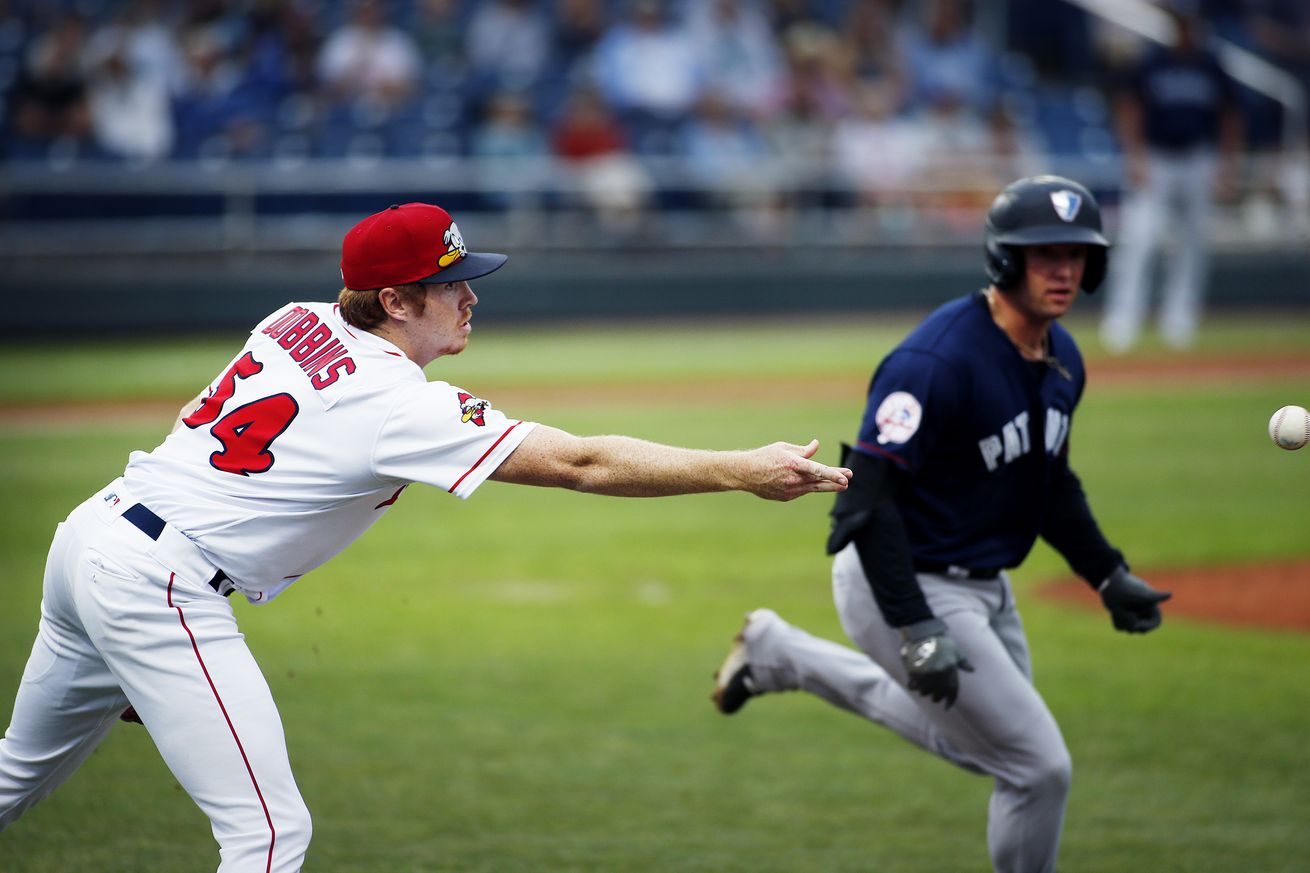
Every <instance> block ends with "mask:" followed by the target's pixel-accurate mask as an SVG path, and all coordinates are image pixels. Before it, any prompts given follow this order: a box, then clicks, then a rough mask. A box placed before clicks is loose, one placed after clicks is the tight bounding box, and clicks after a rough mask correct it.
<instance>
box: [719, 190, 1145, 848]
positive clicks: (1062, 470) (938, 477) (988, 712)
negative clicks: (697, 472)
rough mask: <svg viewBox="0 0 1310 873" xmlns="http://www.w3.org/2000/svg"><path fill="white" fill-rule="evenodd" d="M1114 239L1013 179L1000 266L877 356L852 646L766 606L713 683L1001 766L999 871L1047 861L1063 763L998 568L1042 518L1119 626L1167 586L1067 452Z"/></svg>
mask: <svg viewBox="0 0 1310 873" xmlns="http://www.w3.org/2000/svg"><path fill="white" fill-rule="evenodd" d="M1107 249H1108V244H1107V242H1106V240H1105V237H1104V236H1102V235H1101V216H1100V212H1099V210H1098V207H1097V204H1096V201H1095V200H1094V199H1093V198H1092V195H1091V194H1090V193H1089V192H1088V191H1087V189H1086V188H1084V187H1083V186H1082V185H1080V184H1078V183H1077V182H1074V181H1071V180H1069V179H1064V178H1060V177H1058V176H1039V177H1034V178H1029V179H1021V180H1019V181H1017V182H1015V183H1014V184H1012V185H1010V186H1009V187H1007V188H1006V189H1005V190H1004V191H1002V192H1001V193H1000V195H999V196H998V197H997V198H996V201H995V202H994V203H993V205H992V207H991V210H990V211H989V213H988V215H987V223H986V231H985V254H986V269H987V275H988V277H989V279H990V281H991V284H990V285H989V287H988V288H987V289H986V290H984V291H981V292H979V293H976V294H971V295H969V296H968V297H963V298H960V299H958V300H955V301H952V302H950V303H947V304H946V305H944V306H942V307H941V308H939V309H938V310H937V311H936V312H934V313H932V314H931V315H929V316H928V318H927V319H925V320H924V322H923V323H922V324H921V325H919V326H918V327H917V328H916V329H915V330H914V331H913V332H912V333H911V334H910V335H909V336H908V337H906V339H905V340H904V341H903V342H902V343H901V344H900V345H899V346H898V347H897V348H896V349H894V350H893V351H892V352H891V354H890V355H888V356H887V357H886V359H884V360H883V362H882V364H881V365H880V366H879V367H878V370H877V372H876V373H874V376H873V380H872V383H871V385H870V386H869V396H868V405H867V406H866V410H865V414H864V421H863V423H862V424H861V426H860V433H859V440H858V442H857V443H856V445H855V446H854V447H853V448H850V449H849V450H848V452H847V453H846V456H845V458H844V459H843V463H845V464H849V466H850V467H851V469H853V470H854V471H855V474H856V475H855V478H854V479H853V480H852V483H851V487H850V489H849V490H847V491H845V492H843V493H842V494H841V495H839V496H838V498H837V502H836V505H835V507H834V509H833V526H832V533H831V536H830V538H829V540H828V553H829V554H835V555H836V558H835V559H834V561H833V567H832V586H833V596H834V598H835V600H836V604H837V612H838V614H839V615H840V617H841V622H842V627H843V628H844V629H845V631H846V633H847V635H848V636H849V637H850V638H851V640H853V641H854V642H855V644H856V645H857V646H858V647H859V649H860V651H855V650H854V649H850V648H847V647H846V646H841V645H838V644H836V643H833V642H829V641H828V640H824V639H820V638H818V637H815V636H812V635H810V634H808V633H806V632H805V631H803V630H801V629H800V628H798V627H795V626H793V625H791V624H788V623H787V622H786V621H784V620H783V619H782V618H780V617H779V616H778V615H777V613H775V612H772V611H771V610H767V609H760V610H756V611H754V612H752V613H750V615H748V616H747V621H746V626H745V628H744V629H743V630H742V632H741V634H740V635H739V636H738V638H737V641H736V644H735V645H734V646H733V647H732V649H731V651H730V652H729V655H728V657H727V659H726V660H725V662H724V664H723V666H722V667H720V669H719V672H718V674H717V687H716V688H715V691H714V695H713V698H714V701H715V703H716V705H717V706H718V708H719V709H720V710H721V711H722V712H724V713H733V712H735V711H737V710H738V709H740V708H741V707H742V705H744V704H745V703H746V701H747V700H749V699H750V698H751V697H752V696H754V695H758V694H763V693H765V692H770V691H788V690H804V691H809V692H811V693H813V694H815V695H818V696H819V697H822V698H823V699H824V700H827V701H828V702H829V703H832V704H834V705H836V706H838V707H840V708H842V709H845V710H847V711H850V712H854V713H856V714H858V715H861V716H863V717H864V718H867V719H869V720H870V721H872V722H875V723H877V724H881V725H884V726H886V727H888V728H890V729H891V730H893V731H895V732H896V733H898V734H900V735H901V736H902V737H904V738H905V739H907V740H909V741H910V742H912V743H914V744H916V745H918V746H920V747H922V748H924V749H926V750H927V751H929V752H932V753H933V754H935V755H938V756H940V757H942V758H944V759H946V760H947V761H950V762H951V763H953V764H956V765H958V766H960V767H963V768H964V769H966V770H969V771H972V772H974V773H979V774H985V775H988V776H991V777H993V778H994V779H995V785H996V787H995V789H994V791H993V792H992V798H991V804H990V806H989V819H988V826H987V842H988V848H989V849H990V853H991V860H992V864H993V866H994V867H995V869H996V870H998V871H1005V873H1038V871H1051V870H1053V869H1055V860H1056V854H1057V851H1058V849H1059V843H1060V831H1061V825H1062V823H1063V821H1064V808H1065V801H1066V800H1067V798H1068V792H1069V784H1070V783H1069V780H1070V773H1071V764H1070V758H1069V751H1068V749H1066V748H1065V744H1064V738H1063V737H1062V736H1061V734H1060V728H1059V726H1058V725H1057V724H1056V723H1055V719H1054V717H1053V716H1052V715H1051V712H1050V710H1049V709H1047V707H1046V702H1045V701H1044V700H1043V699H1042V696H1041V694H1039V693H1038V691H1037V689H1036V687H1035V686H1034V685H1033V681H1032V666H1031V662H1030V659H1029V653H1028V641H1027V639H1026V637H1025V636H1024V631H1023V624H1022V622H1021V621H1020V618H1019V611H1018V609H1017V608H1016V606H1015V602H1014V594H1013V592H1012V591H1011V589H1010V580H1009V577H1008V576H1007V574H1006V569H1007V568H1012V567H1017V566H1018V565H1019V564H1021V563H1022V562H1023V560H1024V558H1025V557H1026V556H1027V555H1028V552H1029V550H1030V549H1031V548H1032V546H1033V543H1034V542H1035V541H1036V539H1037V537H1038V536H1041V537H1042V538H1043V539H1045V540H1046V541H1047V542H1049V543H1050V544H1051V545H1052V546H1054V547H1055V549H1056V550H1058V551H1059V552H1060V553H1061V554H1062V555H1063V556H1064V557H1065V559H1067V560H1068V562H1069V564H1070V565H1071V566H1072V567H1073V569H1074V570H1075V571H1076V572H1077V573H1078V574H1079V575H1080V576H1082V577H1083V578H1084V579H1086V580H1087V581H1088V582H1089V583H1090V584H1091V585H1092V586H1094V587H1095V588H1096V589H1097V590H1098V591H1100V593H1101V598H1102V600H1103V601H1104V603H1105V606H1106V608H1107V609H1109V611H1110V614H1111V616H1112V618H1113V622H1114V626H1115V627H1116V628H1117V629H1119V630H1121V631H1128V632H1133V633H1145V632H1146V631H1150V630H1152V629H1154V628H1155V627H1156V626H1158V625H1159V624H1160V609H1159V605H1158V604H1159V603H1160V602H1161V601H1163V600H1165V599H1167V598H1168V597H1169V595H1168V594H1167V593H1165V592H1161V591H1156V590H1154V589H1152V588H1151V587H1150V586H1148V585H1147V584H1146V583H1145V582H1143V581H1142V580H1140V579H1138V578H1137V577H1136V576H1134V575H1133V574H1132V573H1131V572H1129V570H1128V566H1127V564H1125V563H1124V557H1123V555H1122V554H1121V553H1120V552H1119V551H1118V550H1117V549H1115V548H1114V547H1113V546H1111V545H1110V544H1109V543H1108V542H1107V541H1106V540H1105V538H1104V537H1103V536H1102V535H1101V531H1100V528H1099V527H1098V526H1097V523H1096V521H1095V520H1094V518H1093V517H1092V513H1091V510H1090V508H1089V507H1088V504H1087V499H1086V497H1085V496H1084V494H1083V489H1082V484H1081V483H1080V482H1079V480H1078V477H1077V476H1076V475H1074V472H1073V469H1072V468H1071V467H1070V466H1069V429H1070V424H1071V422H1072V420H1073V414H1074V409H1075V407H1076V406H1077V405H1078V401H1079V399H1080V398H1081V397H1082V392H1083V382H1084V372H1083V361H1082V356H1081V355H1080V354H1079V352H1078V347H1077V345H1075V343H1074V340H1073V337H1072V336H1070V334H1069V333H1068V331H1066V330H1065V329H1064V328H1063V327H1061V326H1060V325H1059V324H1058V323H1057V321H1058V319H1059V318H1060V317H1061V316H1063V315H1064V314H1065V313H1066V312H1068V310H1069V308H1070V306H1072V305H1073V302H1074V299H1075V298H1076V297H1077V295H1078V291H1079V290H1080V289H1085V290H1087V291H1088V292H1092V291H1095V290H1096V288H1097V286H1098V285H1099V284H1100V283H1101V279H1102V277H1103V276H1104V275H1105V265H1106V254H1107ZM961 671H963V674H962V672H961ZM958 866H959V867H960V868H964V867H969V866H971V865H970V864H969V863H966V862H964V861H961V862H960V864H959V865H958Z"/></svg>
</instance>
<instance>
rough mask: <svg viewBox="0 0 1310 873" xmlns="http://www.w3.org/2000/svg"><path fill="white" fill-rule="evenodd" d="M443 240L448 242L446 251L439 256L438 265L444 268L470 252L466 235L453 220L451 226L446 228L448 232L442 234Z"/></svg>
mask: <svg viewBox="0 0 1310 873" xmlns="http://www.w3.org/2000/svg"><path fill="white" fill-rule="evenodd" d="M441 241H442V242H444V243H445V244H446V253H445V254H444V255H442V256H441V257H440V258H437V266H438V267H440V268H441V269H443V270H444V269H446V268H447V267H449V266H450V265H451V264H453V263H455V262H456V261H459V260H462V259H463V257H464V256H465V255H467V254H468V253H469V250H468V249H466V248H465V247H464V237H463V236H462V235H461V234H460V232H459V227H457V226H456V225H455V222H453V221H452V222H451V223H450V227H448V228H446V232H445V233H444V234H442V237H441Z"/></svg>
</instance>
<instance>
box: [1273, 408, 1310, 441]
mask: <svg viewBox="0 0 1310 873" xmlns="http://www.w3.org/2000/svg"><path fill="white" fill-rule="evenodd" d="M1269 438H1270V439H1271V440H1273V441H1274V444H1275V445H1277V446H1278V447H1279V448H1280V449H1287V450H1288V451H1295V450H1296V449H1299V448H1301V446H1303V445H1305V444H1306V443H1308V442H1310V412H1307V411H1306V410H1305V407H1303V406H1284V407H1283V408H1282V409H1280V410H1278V411H1277V412H1275V413H1274V417H1273V418H1271V419H1269Z"/></svg>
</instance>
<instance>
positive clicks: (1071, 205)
mask: <svg viewBox="0 0 1310 873" xmlns="http://www.w3.org/2000/svg"><path fill="white" fill-rule="evenodd" d="M1051 205H1052V206H1054V207H1055V214H1056V215H1058V216H1060V220H1061V221H1073V220H1074V219H1075V218H1077V217H1078V210H1079V209H1081V208H1082V206H1083V198H1082V197H1081V196H1079V195H1078V194H1075V193H1074V192H1072V191H1069V190H1067V189H1065V190H1060V191H1052V192H1051Z"/></svg>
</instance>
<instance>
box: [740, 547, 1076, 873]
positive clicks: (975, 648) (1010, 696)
mask: <svg viewBox="0 0 1310 873" xmlns="http://www.w3.org/2000/svg"><path fill="white" fill-rule="evenodd" d="M918 579H919V585H920V586H921V587H922V588H923V592H924V595H925V597H926V598H927V600H928V604H929V606H931V607H932V610H933V612H934V613H935V614H936V615H937V617H938V618H940V619H941V620H942V621H944V622H945V623H946V625H947V626H948V627H949V628H950V633H951V636H952V637H953V638H954V639H955V641H956V643H957V645H958V646H959V648H960V651H961V652H962V653H963V654H964V656H965V657H966V658H968V660H969V661H970V663H972V664H973V666H974V672H973V673H965V672H961V673H960V695H959V698H958V700H957V701H956V703H955V705H954V706H953V707H952V708H951V709H949V710H948V709H946V707H945V705H944V704H942V703H933V702H932V701H931V700H930V699H928V698H927V697H924V696H922V695H919V694H916V693H913V692H910V691H907V690H906V689H905V687H904V686H905V683H906V674H905V669H904V667H903V666H902V664H901V658H900V645H901V636H900V632H899V631H898V630H897V629H896V628H893V627H891V626H890V625H888V624H887V623H886V622H885V621H884V620H883V617H882V613H881V611H880V610H879V609H878V606H877V603H876V602H875V601H874V599H873V593H872V591H871V590H870V588H869V583H868V581H867V579H866V578H865V575H864V571H863V568H862V567H861V566H860V561H859V557H858V555H857V554H856V553H855V547H854V546H847V547H846V548H845V549H844V550H843V551H842V552H840V553H838V555H837V557H836V560H835V561H834V562H833V570H832V586H833V597H834V599H835V601H836V604H837V612H838V614H839V615H840V617H841V622H842V627H843V628H844V629H845V630H846V633H847V635H848V636H849V637H850V638H851V639H852V640H853V641H854V642H855V644H856V645H858V646H859V647H860V649H861V650H862V652H863V653H861V652H857V651H855V650H853V649H850V648H848V647H846V646H842V645H838V644H837V643H833V642H830V641H829V640H825V639H820V638H818V637H815V636H813V635H811V634H809V633H807V632H806V631H804V630H801V629H800V628H797V627H794V626H792V625H790V624H788V623H787V622H785V621H783V620H782V619H781V618H779V617H778V616H777V614H776V613H773V612H772V611H770V610H758V611H756V612H755V613H753V614H752V619H751V621H750V622H749V623H748V624H747V627H746V633H745V640H746V647H747V656H748V658H749V661H750V665H751V672H752V674H753V677H754V680H755V683H756V685H757V687H758V688H759V689H760V690H762V691H792V690H801V691H808V692H810V693H811V694H814V695H817V696H818V697H821V698H823V699H824V700H826V701H828V702H829V703H831V704H833V705H834V706H838V707H841V708H842V709H845V710H847V711H849V712H853V713H855V714H856V715H860V716H863V717H864V718H867V719H868V720H869V721H872V722H874V723H876V724H880V725H883V726H884V727H887V728H890V729H891V730H893V731H895V732H896V733H898V734H900V735H901V736H902V737H904V738H905V739H907V740H909V741H910V742H912V743H914V744H915V745H917V746H919V747H921V748H924V749H927V750H928V751H930V752H932V753H933V754H935V755H938V756H940V757H942V758H944V759H946V760H947V761H950V762H952V763H953V764H956V765H958V766H960V767H963V768H964V769H966V770H969V771H971V772H974V773H979V774H983V775H988V776H992V777H993V778H994V779H995V780H996V786H995V789H994V790H993V792H992V797H991V802H990V805H989V810H988V824H987V843H988V848H989V850H990V853H991V859H992V864H993V866H994V867H995V869H996V870H997V871H998V873H1039V871H1041V873H1045V871H1052V870H1054V869H1055V860H1056V855H1057V854H1058V852H1059V846H1060V831H1061V828H1062V826H1063V822H1064V808H1065V803H1066V801H1067V799H1068V796H1069V785H1070V777H1071V773H1072V767H1071V763H1070V760H1069V751H1068V749H1067V748H1066V747H1065V744H1064V738H1063V737H1062V736H1061V734H1060V728H1059V726H1058V725H1057V724H1056V723H1055V719H1054V717H1052V715H1051V712H1050V710H1049V709H1047V707H1046V703H1045V701H1043V700H1042V697H1041V695H1040V694H1038V693H1037V689H1036V688H1035V687H1034V686H1033V683H1032V669H1031V665H1030V662H1029V657H1028V642H1027V639H1026V638H1025V637H1024V632H1023V624H1022V622H1021V620H1020V618H1019V613H1018V610H1017V609H1016V608H1015V605H1014V597H1013V594H1012V592H1011V589H1010V580H1009V578H1008V577H1007V576H1006V575H1005V574H1004V573H1002V574H1001V575H1000V576H999V577H998V578H997V579H995V580H990V581H979V580H970V579H963V580H957V579H952V578H948V577H946V576H940V575H935V574H920V575H919V577H918Z"/></svg>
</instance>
